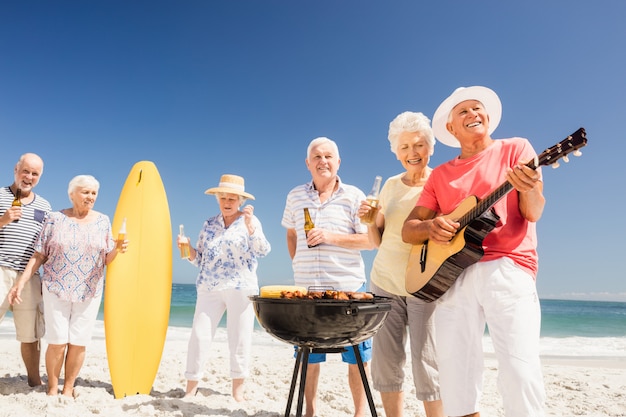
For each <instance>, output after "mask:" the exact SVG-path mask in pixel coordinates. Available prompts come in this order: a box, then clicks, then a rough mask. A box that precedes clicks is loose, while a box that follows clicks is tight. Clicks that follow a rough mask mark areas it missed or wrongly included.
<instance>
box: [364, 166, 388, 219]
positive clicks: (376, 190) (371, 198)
mask: <svg viewBox="0 0 626 417" xmlns="http://www.w3.org/2000/svg"><path fill="white" fill-rule="evenodd" d="M382 180H383V179H382V177H380V176H379V175H377V176H376V178H374V185H373V186H372V191H370V192H369V194H368V195H367V197H365V199H366V200H367V203H368V204H369V205H370V211H368V212H367V214H366V215H365V216H363V217H362V218H361V223H365V224H374V223H376V215H377V214H378V210H380V207H379V206H378V196H379V194H380V184H381V182H382Z"/></svg>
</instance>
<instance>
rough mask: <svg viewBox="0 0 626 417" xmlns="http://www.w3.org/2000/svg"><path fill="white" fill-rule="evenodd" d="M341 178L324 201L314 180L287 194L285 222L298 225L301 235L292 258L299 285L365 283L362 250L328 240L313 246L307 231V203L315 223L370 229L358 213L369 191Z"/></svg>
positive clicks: (352, 286) (345, 287)
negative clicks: (310, 246)
mask: <svg viewBox="0 0 626 417" xmlns="http://www.w3.org/2000/svg"><path fill="white" fill-rule="evenodd" d="M337 180H338V181H339V187H338V189H337V191H335V192H333V194H332V196H331V197H330V198H329V199H328V200H326V201H325V202H323V203H322V202H321V201H320V198H319V194H318V193H317V190H315V188H314V186H313V182H312V181H311V182H308V183H306V184H302V185H299V186H297V187H295V188H294V189H292V190H291V191H290V192H289V194H288V195H287V202H286V204H285V211H284V212H283V219H282V222H281V224H282V225H283V227H285V228H286V229H295V230H296V234H297V237H298V238H297V245H296V254H295V256H294V258H293V262H292V267H293V273H294V280H295V284H296V285H300V286H303V287H306V288H309V287H312V286H313V287H322V288H324V289H330V288H333V289H335V290H339V291H357V290H359V289H361V287H362V286H363V285H364V284H365V266H364V264H363V258H362V257H361V251H360V250H358V249H346V248H342V247H339V246H333V245H328V244H321V245H318V246H316V247H314V248H309V247H307V244H306V236H305V234H304V208H307V207H308V209H309V213H310V214H311V219H312V220H313V223H315V227H319V228H321V229H325V230H328V231H330V232H332V233H340V234H353V233H367V226H365V225H363V224H362V223H361V221H360V219H359V216H358V214H357V212H358V210H359V205H360V204H361V201H362V200H364V199H365V194H364V193H363V192H362V191H361V190H359V189H358V188H357V187H355V186H352V185H348V184H343V183H342V182H341V180H340V179H339V178H337Z"/></svg>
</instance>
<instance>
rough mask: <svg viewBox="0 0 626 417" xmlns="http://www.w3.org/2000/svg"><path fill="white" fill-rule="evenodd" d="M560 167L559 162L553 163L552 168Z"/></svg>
mask: <svg viewBox="0 0 626 417" xmlns="http://www.w3.org/2000/svg"><path fill="white" fill-rule="evenodd" d="M558 167H560V165H559V163H558V162H555V163H553V164H552V169H557V168H558Z"/></svg>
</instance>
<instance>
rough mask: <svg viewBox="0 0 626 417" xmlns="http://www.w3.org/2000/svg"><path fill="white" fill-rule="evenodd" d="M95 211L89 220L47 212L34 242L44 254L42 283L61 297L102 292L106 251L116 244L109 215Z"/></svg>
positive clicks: (75, 298) (79, 297)
mask: <svg viewBox="0 0 626 417" xmlns="http://www.w3.org/2000/svg"><path fill="white" fill-rule="evenodd" d="M97 214H98V215H97V216H96V219H95V221H93V222H91V223H78V222H76V221H75V220H74V219H72V218H70V217H67V216H66V215H65V214H64V213H63V212H59V211H53V212H50V213H49V214H48V216H47V217H46V219H45V221H44V225H43V229H42V230H41V233H40V234H39V237H38V238H37V240H36V242H35V251H37V252H39V253H41V254H43V255H45V256H46V257H47V261H46V262H45V263H44V264H43V276H42V282H43V284H44V285H45V286H46V288H47V289H48V291H50V293H52V294H56V295H57V296H58V297H59V298H60V299H62V300H67V301H71V302H78V301H85V300H87V299H90V298H94V297H97V296H100V294H101V293H102V288H103V282H104V279H103V278H104V267H105V259H106V254H107V253H109V252H110V251H112V250H113V248H114V245H115V243H114V241H113V235H112V233H111V222H110V220H109V217H108V216H106V215H104V214H102V213H97Z"/></svg>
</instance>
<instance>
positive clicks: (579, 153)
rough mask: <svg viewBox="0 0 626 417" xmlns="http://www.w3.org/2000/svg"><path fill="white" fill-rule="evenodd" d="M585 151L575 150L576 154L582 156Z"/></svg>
mask: <svg viewBox="0 0 626 417" xmlns="http://www.w3.org/2000/svg"><path fill="white" fill-rule="evenodd" d="M582 154H583V153H582V152H581V151H580V149H576V150H575V151H574V156H581V155H582Z"/></svg>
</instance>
